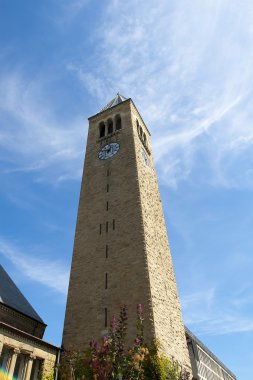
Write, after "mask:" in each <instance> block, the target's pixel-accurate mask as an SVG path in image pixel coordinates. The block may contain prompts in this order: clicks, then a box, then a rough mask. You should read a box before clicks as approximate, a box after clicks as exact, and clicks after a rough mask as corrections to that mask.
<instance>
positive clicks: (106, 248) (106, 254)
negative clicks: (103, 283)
mask: <svg viewBox="0 0 253 380" xmlns="http://www.w3.org/2000/svg"><path fill="white" fill-rule="evenodd" d="M105 257H106V258H108V245H106V246H105Z"/></svg>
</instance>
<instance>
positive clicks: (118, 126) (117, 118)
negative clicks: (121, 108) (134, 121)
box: [115, 115, 121, 131]
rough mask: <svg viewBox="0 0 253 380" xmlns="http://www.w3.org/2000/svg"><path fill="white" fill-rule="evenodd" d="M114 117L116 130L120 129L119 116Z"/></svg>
mask: <svg viewBox="0 0 253 380" xmlns="http://www.w3.org/2000/svg"><path fill="white" fill-rule="evenodd" d="M115 119H116V131H118V130H119V129H121V117H120V115H117V116H116V118H115Z"/></svg>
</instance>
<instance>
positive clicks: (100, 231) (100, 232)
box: [99, 224, 102, 235]
mask: <svg viewBox="0 0 253 380" xmlns="http://www.w3.org/2000/svg"><path fill="white" fill-rule="evenodd" d="M99 234H100V235H101V234H102V224H100V225H99Z"/></svg>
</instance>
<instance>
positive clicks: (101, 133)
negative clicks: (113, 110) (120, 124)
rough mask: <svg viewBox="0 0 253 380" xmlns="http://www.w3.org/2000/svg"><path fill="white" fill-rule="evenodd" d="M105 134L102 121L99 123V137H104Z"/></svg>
mask: <svg viewBox="0 0 253 380" xmlns="http://www.w3.org/2000/svg"><path fill="white" fill-rule="evenodd" d="M104 136H105V123H104V122H103V121H102V122H101V123H100V124H99V137H100V138H101V137H104Z"/></svg>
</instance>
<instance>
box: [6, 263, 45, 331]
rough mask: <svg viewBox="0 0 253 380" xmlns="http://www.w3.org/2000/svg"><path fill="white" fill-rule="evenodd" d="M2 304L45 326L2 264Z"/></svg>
mask: <svg viewBox="0 0 253 380" xmlns="http://www.w3.org/2000/svg"><path fill="white" fill-rule="evenodd" d="M0 303H2V304H4V305H6V306H9V307H11V308H13V309H15V310H17V311H19V312H21V313H23V314H25V315H27V316H28V317H31V318H33V319H35V320H36V321H39V322H41V323H43V324H44V322H43V320H42V319H41V318H40V316H39V315H38V314H37V313H36V311H35V310H34V308H33V307H32V305H30V303H29V302H28V301H27V299H26V298H25V296H24V295H23V294H22V293H21V291H20V290H19V289H18V287H17V286H16V285H15V284H14V282H13V281H12V279H11V278H10V277H9V275H8V274H7V273H6V272H5V270H4V268H3V267H2V265H1V264H0Z"/></svg>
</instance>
